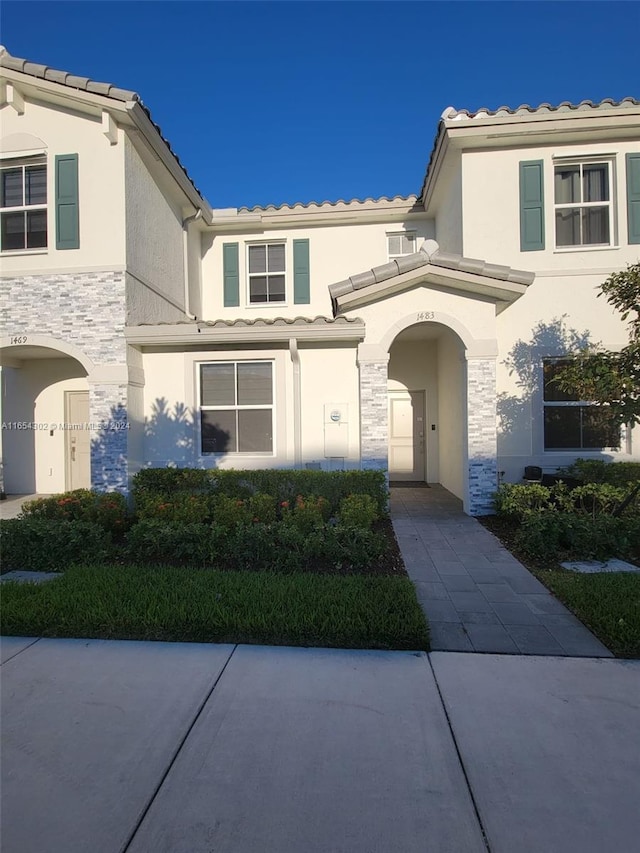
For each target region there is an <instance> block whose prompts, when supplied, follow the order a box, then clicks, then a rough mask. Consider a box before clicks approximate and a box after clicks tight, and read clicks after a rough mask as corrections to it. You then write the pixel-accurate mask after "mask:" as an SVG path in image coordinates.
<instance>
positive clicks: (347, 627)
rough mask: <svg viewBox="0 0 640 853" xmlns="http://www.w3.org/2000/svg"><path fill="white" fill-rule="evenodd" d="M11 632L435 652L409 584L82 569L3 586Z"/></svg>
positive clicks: (363, 578)
mask: <svg viewBox="0 0 640 853" xmlns="http://www.w3.org/2000/svg"><path fill="white" fill-rule="evenodd" d="M2 632H3V633H4V634H7V635H21V636H29V635H30V636H45V637H99V638H105V639H106V638H108V639H136V640H176V641H189V642H230V643H263V644H273V645H294V646H335V647H341V648H382V649H416V650H428V649H429V635H428V628H427V625H426V622H425V618H424V616H423V614H422V611H421V609H420V606H419V605H418V602H417V600H416V596H415V591H414V588H413V585H412V583H411V581H410V580H409V579H408V578H406V577H386V576H383V577H381V576H372V575H352V576H347V577H338V576H334V575H316V574H305V573H299V574H287V575H284V574H276V573H268V572H230V571H226V572H218V571H215V570H212V569H193V568H190V569H184V568H175V567H159V568H149V567H141V566H114V565H109V566H94V567H73V568H70V569H68V570H67V571H66V572H65V573H64V574H63V575H62V577H60V578H57V579H55V580H53V581H50V582H47V583H42V584H18V583H13V582H4V583H3V584H2Z"/></svg>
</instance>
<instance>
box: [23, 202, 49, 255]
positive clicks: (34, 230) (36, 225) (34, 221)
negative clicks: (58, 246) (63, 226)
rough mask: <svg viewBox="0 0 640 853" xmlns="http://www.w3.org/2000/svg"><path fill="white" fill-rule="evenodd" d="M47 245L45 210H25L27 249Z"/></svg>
mask: <svg viewBox="0 0 640 853" xmlns="http://www.w3.org/2000/svg"><path fill="white" fill-rule="evenodd" d="M46 245H47V211H46V210H30V211H27V249H42V248H44V247H45V246H46Z"/></svg>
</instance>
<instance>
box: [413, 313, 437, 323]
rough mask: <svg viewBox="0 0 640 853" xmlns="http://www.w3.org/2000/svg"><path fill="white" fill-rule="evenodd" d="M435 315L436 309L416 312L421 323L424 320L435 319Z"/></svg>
mask: <svg viewBox="0 0 640 853" xmlns="http://www.w3.org/2000/svg"><path fill="white" fill-rule="evenodd" d="M435 316H436V312H435V311H418V313H417V314H416V320H417V321H418V322H419V323H420V322H421V321H423V320H433V319H435Z"/></svg>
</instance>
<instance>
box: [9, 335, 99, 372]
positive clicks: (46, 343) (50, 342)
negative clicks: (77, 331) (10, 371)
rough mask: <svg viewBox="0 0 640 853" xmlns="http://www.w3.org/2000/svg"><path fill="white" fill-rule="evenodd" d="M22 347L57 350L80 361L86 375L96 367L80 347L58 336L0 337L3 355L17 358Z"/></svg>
mask: <svg viewBox="0 0 640 853" xmlns="http://www.w3.org/2000/svg"><path fill="white" fill-rule="evenodd" d="M22 347H45V348H46V349H52V350H57V351H58V352H61V353H64V354H65V355H68V356H70V357H71V358H74V359H75V360H76V361H78V362H80V364H81V365H82V367H83V368H84V369H85V370H86V371H87V374H88V375H89V374H91V373H92V372H93V371H94V370H95V368H96V365H95V362H94V361H93V360H92V359H90V358H89V356H88V355H86V354H85V353H84V352H83V351H82V350H81V349H79V348H78V347H77V346H75V345H74V344H70V343H68V342H67V341H61V340H59V339H58V338H52V337H49V336H48V335H11V336H8V335H4V336H3V337H1V338H0V350H2V354H3V355H4V356H8V357H9V358H16V359H19V358H20V349H21V348H22Z"/></svg>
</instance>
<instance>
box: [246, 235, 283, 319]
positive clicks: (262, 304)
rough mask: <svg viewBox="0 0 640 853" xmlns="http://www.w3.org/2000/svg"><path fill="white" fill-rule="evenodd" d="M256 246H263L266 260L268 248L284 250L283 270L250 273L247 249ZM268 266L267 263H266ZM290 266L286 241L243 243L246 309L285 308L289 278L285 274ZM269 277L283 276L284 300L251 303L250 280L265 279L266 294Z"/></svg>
mask: <svg viewBox="0 0 640 853" xmlns="http://www.w3.org/2000/svg"><path fill="white" fill-rule="evenodd" d="M256 246H265V247H266V252H267V259H268V253H269V249H268V247H269V246H282V247H283V248H284V269H283V270H282V271H280V270H278V271H276V270H270V271H268V272H264V273H252V272H250V268H249V249H250V248H255V247H256ZM267 266H268V263H267ZM289 266H290V258H289V246H288V243H287V241H286V240H251V241H248V242H246V243H245V269H246V276H245V278H246V282H247V284H246V289H247V297H246V304H247V307H248V308H270V307H273V306H279V307H283V306H284V307H286V306H287V304H288V301H289V276H288V273H287V267H289ZM269 275H283V276H284V299H279V300H273V301H272V302H269V301H267V302H252V301H251V279H252V278H257V277H259V276H266V277H267V294H268V292H269V282H268V278H269Z"/></svg>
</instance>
